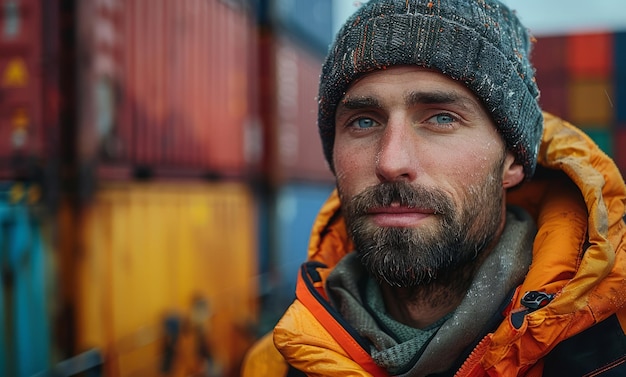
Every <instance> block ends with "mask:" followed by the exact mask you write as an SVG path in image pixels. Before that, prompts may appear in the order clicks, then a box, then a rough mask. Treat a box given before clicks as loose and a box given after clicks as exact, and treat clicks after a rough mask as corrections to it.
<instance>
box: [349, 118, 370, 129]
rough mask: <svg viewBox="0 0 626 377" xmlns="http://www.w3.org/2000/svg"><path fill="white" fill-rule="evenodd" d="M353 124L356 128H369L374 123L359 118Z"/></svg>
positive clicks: (367, 119) (368, 119)
mask: <svg viewBox="0 0 626 377" xmlns="http://www.w3.org/2000/svg"><path fill="white" fill-rule="evenodd" d="M354 124H355V125H356V126H357V127H358V128H371V127H373V126H374V124H375V123H374V121H373V120H372V119H371V118H359V119H357V120H355V121H354Z"/></svg>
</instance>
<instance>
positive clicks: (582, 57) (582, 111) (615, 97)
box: [532, 30, 626, 174]
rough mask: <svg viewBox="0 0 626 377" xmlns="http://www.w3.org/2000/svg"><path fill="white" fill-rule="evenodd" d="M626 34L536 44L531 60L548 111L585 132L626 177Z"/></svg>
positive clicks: (564, 37) (561, 37) (572, 36)
mask: <svg viewBox="0 0 626 377" xmlns="http://www.w3.org/2000/svg"><path fill="white" fill-rule="evenodd" d="M625 41H626V33H625V32H622V31H609V30H607V31H593V32H580V33H571V34H563V35H550V36H542V37H541V36H540V37H538V38H537V42H536V43H535V48H534V51H533V55H532V59H533V62H534V63H535V68H536V69H537V84H538V85H539V89H540V90H541V100H540V102H541V105H542V107H543V109H544V110H546V111H548V112H551V113H553V114H555V115H558V116H560V117H562V118H564V119H566V120H568V121H570V122H571V123H573V124H575V125H577V126H578V127H580V128H582V129H583V130H584V131H585V132H586V133H587V134H588V135H589V136H590V137H591V138H592V139H593V140H594V141H595V142H596V143H597V144H598V146H600V148H601V149H602V150H603V151H604V152H606V153H607V154H608V155H609V156H611V157H613V158H614V159H615V161H616V163H617V165H618V167H619V168H620V169H621V171H622V174H624V172H626V154H625V153H626V152H624V146H626V139H625V136H624V133H626V131H625V129H626V126H625V125H626V113H625V112H624V108H625V107H626V102H625V101H626V91H625V89H624V88H625V85H626V73H625V72H626V71H625V68H624V67H626V42H625Z"/></svg>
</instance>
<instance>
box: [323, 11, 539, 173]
mask: <svg viewBox="0 0 626 377" xmlns="http://www.w3.org/2000/svg"><path fill="white" fill-rule="evenodd" d="M530 50H531V37H530V36H529V34H528V32H527V30H526V29H525V28H524V26H523V25H522V24H521V23H520V21H519V20H518V18H517V16H516V15H515V14H514V12H513V11H511V10H510V9H508V8H507V7H506V6H505V5H503V4H502V3H500V2H498V1H497V0H370V1H369V2H368V3H366V4H364V5H363V6H361V8H359V9H358V10H357V11H356V13H354V14H353V15H352V16H351V17H350V18H349V19H348V20H347V21H346V23H345V24H344V26H343V27H342V28H341V30H340V31H339V32H338V34H337V36H336V39H335V42H334V44H333V45H332V46H331V48H330V50H329V53H328V56H327V57H326V60H325V62H324V65H323V67H322V74H321V78H320V88H319V98H318V106H319V108H318V110H319V112H318V127H319V132H320V136H321V139H322V146H323V149H324V155H325V157H326V160H327V161H328V163H329V165H330V168H331V170H333V171H334V167H333V145H334V138H335V110H336V108H337V105H338V104H339V101H340V100H341V99H342V97H343V96H344V95H345V92H346V90H347V89H348V87H349V86H350V84H351V83H352V82H354V80H355V79H356V78H358V77H360V76H362V75H364V74H366V73H368V72H372V71H375V70H380V69H384V68H387V67H390V66H394V65H416V66H420V67H425V68H431V69H436V70H438V71H440V72H441V73H443V74H445V75H447V76H448V77H450V78H452V79H454V80H457V81H459V82H462V83H463V84H465V86H467V87H468V88H469V89H470V90H472V91H473V92H474V93H475V94H476V96H477V97H478V98H480V99H481V100H482V102H483V104H484V105H485V108H486V109H487V111H488V112H489V113H490V114H491V117H492V119H493V121H494V122H495V124H496V127H497V128H498V131H499V132H500V134H501V135H502V138H503V139H504V141H505V143H506V146H507V148H508V149H509V150H510V151H511V152H513V153H514V154H515V156H516V158H517V162H518V163H520V164H522V165H523V167H524V173H525V177H526V179H528V178H530V177H531V176H532V174H533V173H534V170H535V166H536V163H537V149H538V147H539V142H540V139H541V135H542V132H543V117H542V114H541V110H540V108H539V104H538V99H539V90H538V88H537V85H536V83H535V77H534V76H535V75H534V74H535V70H534V68H533V67H532V65H531V63H530V61H529V55H530Z"/></svg>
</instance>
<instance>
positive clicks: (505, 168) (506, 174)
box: [502, 152, 524, 189]
mask: <svg viewBox="0 0 626 377" xmlns="http://www.w3.org/2000/svg"><path fill="white" fill-rule="evenodd" d="M523 179H524V166H522V164H520V163H518V162H516V161H515V156H514V155H513V154H512V153H511V152H507V154H506V157H505V159H504V164H503V165H502V186H503V187H504V188H505V189H507V188H510V187H514V186H517V184H519V183H520V182H521V181H522V180H523Z"/></svg>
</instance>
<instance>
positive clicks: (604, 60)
mask: <svg viewBox="0 0 626 377" xmlns="http://www.w3.org/2000/svg"><path fill="white" fill-rule="evenodd" d="M567 64H568V71H569V73H570V76H571V77H573V78H583V79H589V78H596V79H608V78H609V77H612V75H613V33H612V32H610V31H606V32H596V33H584V34H572V35H570V36H568V38H567Z"/></svg>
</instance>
